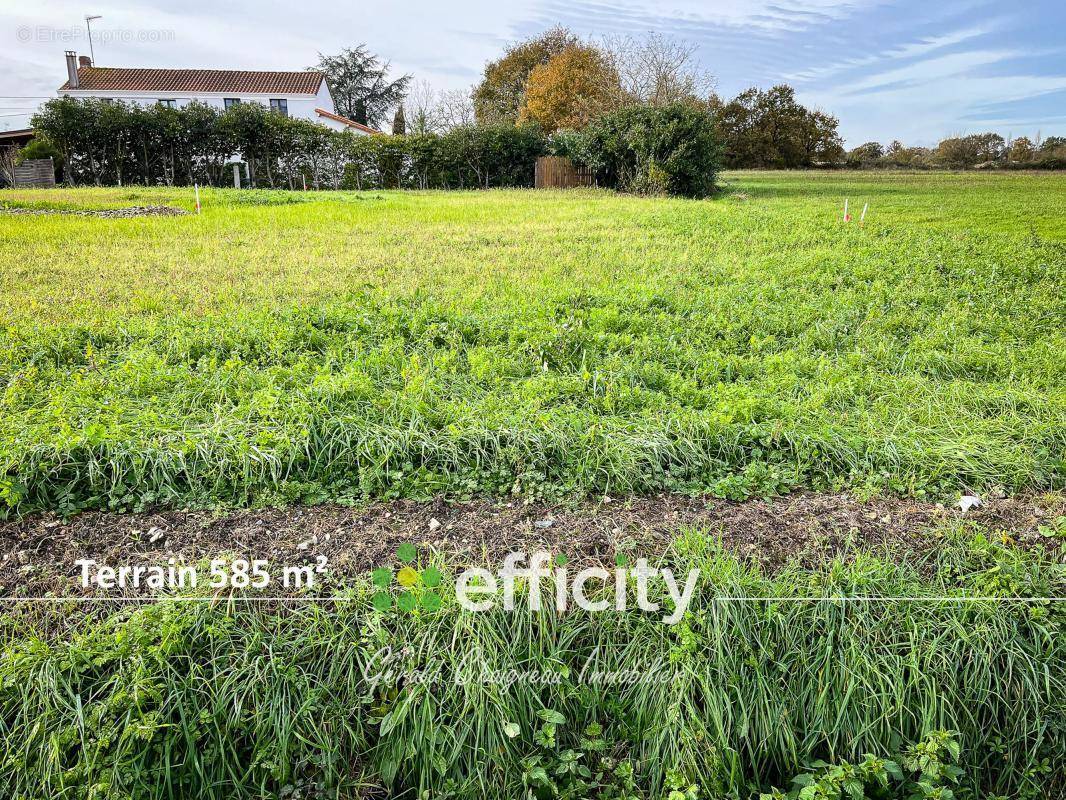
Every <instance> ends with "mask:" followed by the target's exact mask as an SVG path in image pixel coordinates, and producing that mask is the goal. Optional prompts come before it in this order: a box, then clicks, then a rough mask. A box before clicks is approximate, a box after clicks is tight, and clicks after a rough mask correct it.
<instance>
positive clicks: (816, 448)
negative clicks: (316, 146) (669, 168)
mask: <svg viewBox="0 0 1066 800" xmlns="http://www.w3.org/2000/svg"><path fill="white" fill-rule="evenodd" d="M845 198H847V199H849V201H850V209H851V212H852V215H853V220H852V221H851V222H850V223H845V222H844V221H843V220H842V211H843V205H844V200H845ZM201 200H202V213H200V214H196V213H195V209H194V206H193V196H192V193H191V192H190V191H188V190H186V189H180V190H179V189H165V188H157V189H144V188H136V187H128V188H117V189H116V188H111V189H76V190H55V191H49V192H45V191H22V190H19V191H5V192H3V193H0V315H2V318H3V322H4V325H3V328H2V331H0V389H2V391H3V394H2V399H0V403H2V409H0V410H2V413H0V499H2V501H3V502H2V504H0V508H2V511H3V517H4V518H3V519H0V602H3V603H4V606H3V613H0V642H2V645H3V649H2V652H0V796H2V797H12V798H18V800H30V799H31V798H33V800H36V798H41V797H55V798H64V799H69V800H75V799H76V800H90V799H91V800H110V799H111V798H116V800H117V799H118V798H138V800H142V799H144V800H176V799H177V798H210V799H211V800H234V798H237V799H238V800H262V798H283V799H284V800H320V799H321V800H324V799H325V798H331V799H332V800H357V799H358V800H362V799H364V798H365V799H367V800H385V798H394V799H395V800H465V799H466V798H485V799H486V800H513V798H524V799H525V800H555V799H556V798H558V799H559V800H563V799H565V800H759V799H760V798H761V799H763V800H765V799H769V800H784V798H786V797H787V798H789V800H792V799H793V798H796V797H800V798H804V800H806V798H812V799H816V798H840V797H850V798H869V800H914V799H915V798H917V799H918V800H952V799H953V798H954V799H955V800H993V799H995V800H1005V798H1011V800H1061V799H1062V798H1063V797H1064V796H1066V783H1064V781H1066V778H1064V776H1066V769H1063V765H1064V764H1066V703H1064V700H1063V698H1066V637H1064V636H1063V630H1064V629H1066V603H1064V602H1063V601H1062V598H1063V597H1064V596H1066V566H1064V563H1066V500H1064V495H1063V492H1062V489H1063V484H1064V480H1066V459H1064V453H1066V358H1064V356H1063V353H1064V352H1066V324H1064V323H1066V292H1064V280H1063V277H1064V274H1066V215H1064V214H1063V213H1062V212H1063V209H1064V208H1066V179H1064V178H1062V177H1060V176H1058V175H1049V174H1044V175H1034V174H1021V173H1018V174H1002V173H999V174H981V173H968V174H949V173H914V174H908V173H901V172H884V173H876V172H863V173H852V172H827V173H817V172H812V173H788V172H736V173H727V174H726V175H725V176H724V179H723V181H722V191H721V192H720V193H719V194H718V195H717V196H716V197H714V198H712V199H709V200H702V201H693V200H680V199H668V198H639V197H634V196H625V195H619V194H613V193H607V192H601V191H593V190H577V191H570V192H549V191H524V190H514V191H502V190H501V191H495V190H494V191H481V192H338V193H300V192H280V191H279V192H267V191H240V192H238V191H234V190H229V191H224V190H203V191H202V192H201ZM864 205H866V206H867V215H866V219H865V222H864V224H862V225H860V224H859V221H858V217H859V215H860V214H861V211H862V208H863V206H864ZM132 206H140V207H145V206H168V207H171V208H177V209H182V210H184V211H185V212H188V213H185V214H182V215H158V214H157V215H149V216H136V217H132V218H125V217H119V218H116V217H114V216H109V215H107V214H104V213H92V214H85V213H80V214H75V213H54V212H72V211H86V210H90V211H94V212H105V211H108V210H110V211H114V210H116V209H123V208H129V207H132ZM38 212H39V213H38ZM971 493H978V494H980V496H981V498H982V502H980V504H979V505H974V507H973V508H967V509H963V508H960V506H959V499H960V495H968V494H971ZM969 499H970V500H973V498H969ZM422 501H429V502H422ZM77 512H86V513H77ZM100 512H103V513H100ZM538 548H540V549H543V550H544V556H545V559H547V558H548V556H551V558H552V560H551V563H552V565H553V566H555V567H557V568H558V570H556V571H555V572H554V573H553V575H554V576H555V577H554V578H553V580H557V583H556V587H558V586H559V585H562V586H563V587H564V588H566V587H567V584H566V579H567V578H566V576H567V573H566V572H565V570H566V567H567V565H568V564H570V565H571V573H569V574H571V575H572V574H573V573H574V572H576V570H577V569H578V568H579V567H587V566H589V565H594V566H596V567H598V568H599V569H600V570H601V571H602V573H603V574H605V575H607V576H608V577H607V578H603V579H602V581H601V580H600V579H596V581H593V582H590V584H589V586H590V594H589V597H590V598H594V599H595V601H596V602H599V603H602V606H601V610H603V609H605V611H604V612H603V613H598V612H597V613H592V611H589V612H588V613H586V610H585V607H584V606H580V607H579V606H574V605H571V606H569V607H566V608H560V607H558V606H556V607H551V606H549V605H547V604H548V603H550V602H551V599H552V597H553V590H555V589H556V587H553V589H549V588H548V584H547V578H546V577H545V579H544V584H543V586H542V585H541V584H539V583H538V584H534V583H533V578H532V577H531V576H532V572H529V573H524V574H523V576H522V578H521V580H520V581H518V585H517V588H516V593H517V596H518V599H519V603H520V604H528V605H529V606H530V607H531V608H532V606H533V602H532V598H533V597H534V592H540V591H541V589H543V590H544V591H543V593H542V594H543V597H540V595H538V598H539V600H538V602H543V603H544V604H545V605H544V609H545V610H543V613H514V612H513V610H511V611H507V610H505V608H504V607H503V606H501V605H499V604H497V605H495V606H492V607H490V608H487V609H483V610H481V611H478V612H477V613H474V611H471V610H470V609H469V607H467V606H464V605H462V603H461V601H460V599H459V594H460V593H459V589H458V586H459V578H458V577H457V573H459V572H460V570H462V569H464V568H465V567H467V566H471V565H484V566H486V567H490V568H493V569H495V568H497V567H498V566H499V565H500V563H501V562H502V561H503V559H505V557H506V556H505V554H506V553H507V551H521V552H523V553H531V552H532V551H533V550H535V549H538ZM258 557H261V558H262V560H263V563H264V564H265V567H264V569H269V570H273V572H272V573H271V574H270V575H268V576H267V577H268V578H271V579H272V580H273V583H270V582H269V581H268V583H267V584H259V585H249V584H248V583H237V582H235V581H233V580H232V579H233V577H234V576H236V575H237V574H238V573H239V571H238V569H237V567H236V564H237V559H240V558H244V559H247V558H253V559H254V558H258ZM86 558H91V559H93V560H94V561H95V562H97V565H101V564H102V565H105V566H106V565H112V566H115V565H138V566H143V565H149V564H150V565H156V568H159V569H161V567H158V565H159V564H168V563H169V564H170V565H171V566H173V565H175V564H177V565H178V566H179V567H181V568H188V569H191V570H195V569H199V570H201V571H202V572H201V574H205V572H206V570H207V569H208V567H207V565H208V563H212V564H213V563H214V561H213V560H214V559H216V558H221V563H222V566H221V567H220V569H222V571H223V573H226V570H229V573H227V574H223V578H224V580H223V581H222V583H220V584H219V585H217V586H214V585H212V586H207V585H206V582H205V583H199V584H190V585H181V586H180V587H178V588H174V587H173V586H170V585H166V586H164V587H163V588H162V589H159V590H158V591H156V589H157V588H158V587H151V586H149V587H148V588H145V587H144V586H140V587H135V588H133V589H129V588H128V587H118V588H115V587H114V586H105V587H103V588H101V585H99V584H98V585H97V586H88V587H86V586H85V585H84V584H83V585H80V586H79V583H78V581H79V569H78V567H76V566H75V564H76V563H77V561H76V560H81V559H86ZM644 558H647V559H650V560H651V561H652V563H653V564H654V565H655V568H656V569H658V568H659V567H661V566H663V565H665V568H666V569H673V570H677V571H678V575H679V576H684V575H689V576H692V575H693V574H696V578H694V579H693V580H694V583H693V584H692V585H693V590H692V593H691V595H689V596H688V599H687V600H685V605H684V606H682V605H681V604H680V602H679V599H678V595H676V594H674V593H672V592H668V590H667V587H666V581H665V572H664V573H663V575H664V579H663V580H661V581H660V580H658V579H657V578H656V579H654V580H651V581H650V583H649V586H650V588H648V586H646V585H644V584H642V583H641V580H643V579H642V578H640V577H638V575H637V572H636V570H633V571H632V572H627V571H626V570H627V568H628V566H630V565H633V564H638V565H639V564H640V559H644ZM530 560H532V557H530ZM267 562H269V563H267ZM319 562H322V564H323V565H326V564H328V569H326V568H325V566H323V572H322V573H321V575H322V576H321V578H320V579H319V581H318V583H317V584H316V585H314V586H312V585H311V583H310V582H307V583H299V582H298V581H297V582H296V583H295V584H294V585H290V584H289V583H284V582H283V580H284V581H287V580H288V578H289V577H291V576H299V575H306V576H309V575H311V574H312V572H311V570H312V567H311V566H309V565H314V564H316V563H319ZM245 566H247V564H246V565H245ZM607 568H609V569H610V570H612V572H611V573H608V572H607V571H606V570H607ZM86 569H87V568H86ZM301 569H304V570H306V572H303V573H301V572H300V570H301ZM211 570H212V572H211V574H212V575H213V574H214V566H212V567H211ZM559 570H562V571H561V572H560V571H559ZM244 574H245V575H247V572H245V573H244ZM612 574H613V576H614V577H613V578H611V577H610V576H611V575H612ZM619 575H621V577H619ZM281 576H285V578H284V579H282V577H281ZM559 576H562V577H559ZM489 578H492V573H490V574H489ZM227 580H228V581H230V582H229V583H227ZM575 580H576V579H575ZM308 581H310V579H308ZM478 585H479V586H482V587H484V583H481V584H478ZM642 586H644V588H646V589H647V592H648V593H647V596H646V597H645V600H647V601H648V602H650V603H653V604H654V606H655V608H654V611H655V612H657V613H645V612H648V611H649V608H648V607H645V606H644V605H639V604H638V605H634V604H633V603H632V602H630V599H631V595H634V596H639V594H638V593H639V592H640V591H643V590H644V589H642V588H641V587H642ZM453 587H455V588H454V591H453ZM574 587H575V588H574V597H576V596H577V595H576V592H577V588H576V583H575V584H574ZM112 590H113V591H112ZM171 594H174V595H176V596H174V597H171V596H169V595H171ZM619 594H621V595H622V596H623V599H625V600H626V602H627V603H629V604H628V605H626V606H625V607H624V608H621V609H619V608H618V607H617V606H615V607H614V608H611V601H612V600H613V601H614V602H616V603H617V602H618V597H619ZM554 597H555V599H556V602H558V595H557V594H556V595H554ZM524 608H525V606H524V605H520V606H519V610H523V609H524ZM671 615H673V617H674V618H673V619H672V621H670V622H667V621H666V620H667V619H670V617H671ZM794 779H795V780H794Z"/></svg>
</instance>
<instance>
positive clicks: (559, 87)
mask: <svg viewBox="0 0 1066 800" xmlns="http://www.w3.org/2000/svg"><path fill="white" fill-rule="evenodd" d="M620 99H621V86H620V82H619V79H618V72H617V70H615V68H614V67H613V66H612V64H611V61H610V59H609V58H608V57H607V56H606V55H605V54H604V53H603V52H602V51H601V50H599V49H598V48H596V47H592V46H589V45H574V46H571V47H568V48H567V49H566V50H564V51H563V52H561V53H559V54H558V55H556V56H553V57H552V58H551V59H550V60H549V61H548V62H547V63H545V64H538V65H537V66H536V67H534V68H533V71H532V72H530V74H529V80H528V81H527V83H526V93H525V100H524V101H523V103H522V107H521V109H520V110H519V115H518V118H519V121H521V122H537V123H539V124H540V126H541V127H542V128H544V130H545V131H548V132H549V133H550V132H552V131H555V130H558V129H560V128H574V129H579V128H583V127H584V126H585V125H587V124H588V122H589V121H590V120H591V119H593V118H594V117H596V116H597V115H598V114H601V113H603V112H605V111H609V110H611V109H612V108H614V107H616V106H617V105H618V103H619V101H620Z"/></svg>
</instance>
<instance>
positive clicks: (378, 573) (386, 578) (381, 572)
mask: <svg viewBox="0 0 1066 800" xmlns="http://www.w3.org/2000/svg"><path fill="white" fill-rule="evenodd" d="M370 579H371V580H372V581H373V582H374V585H375V586H377V587H378V588H379V589H387V588H389V584H390V583H392V570H391V569H388V568H386V567H378V568H377V569H376V570H374V571H373V572H371V573H370Z"/></svg>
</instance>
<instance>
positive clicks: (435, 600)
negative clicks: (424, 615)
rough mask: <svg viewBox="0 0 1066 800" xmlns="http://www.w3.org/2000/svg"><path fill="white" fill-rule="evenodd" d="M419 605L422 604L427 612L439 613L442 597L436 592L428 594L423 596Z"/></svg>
mask: <svg viewBox="0 0 1066 800" xmlns="http://www.w3.org/2000/svg"><path fill="white" fill-rule="evenodd" d="M419 603H421V605H422V608H423V609H425V610H426V611H438V610H440V607H441V599H440V596H439V595H437V594H435V593H434V592H426V593H425V594H423V595H422V597H421V599H420V600H419Z"/></svg>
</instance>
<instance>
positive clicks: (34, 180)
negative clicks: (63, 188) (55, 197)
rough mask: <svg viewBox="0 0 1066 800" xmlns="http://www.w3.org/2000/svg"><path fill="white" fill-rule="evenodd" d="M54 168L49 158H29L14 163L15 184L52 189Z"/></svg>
mask: <svg viewBox="0 0 1066 800" xmlns="http://www.w3.org/2000/svg"><path fill="white" fill-rule="evenodd" d="M55 185H56V168H55V165H53V164H52V159H51V158H31V159H27V160H25V161H23V162H22V163H21V164H16V165H15V186H20V187H24V188H34V189H54V188H55Z"/></svg>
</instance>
